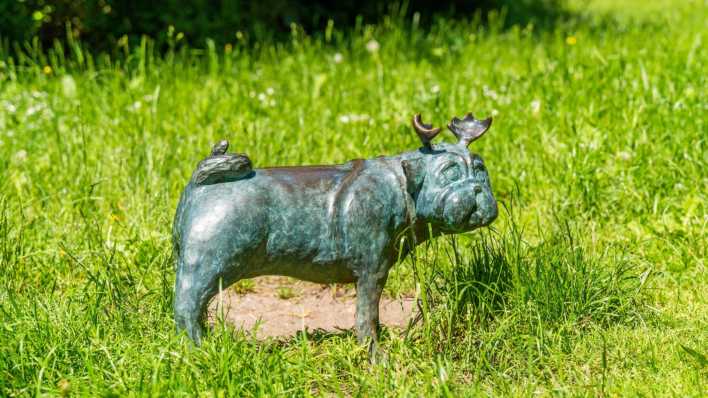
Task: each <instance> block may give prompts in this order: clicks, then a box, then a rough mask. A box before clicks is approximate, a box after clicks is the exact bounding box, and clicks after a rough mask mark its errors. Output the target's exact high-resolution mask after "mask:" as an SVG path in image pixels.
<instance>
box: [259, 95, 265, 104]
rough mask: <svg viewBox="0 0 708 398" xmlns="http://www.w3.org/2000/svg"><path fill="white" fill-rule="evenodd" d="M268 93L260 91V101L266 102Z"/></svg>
mask: <svg viewBox="0 0 708 398" xmlns="http://www.w3.org/2000/svg"><path fill="white" fill-rule="evenodd" d="M265 100H266V95H265V94H264V93H258V101H261V102H265Z"/></svg>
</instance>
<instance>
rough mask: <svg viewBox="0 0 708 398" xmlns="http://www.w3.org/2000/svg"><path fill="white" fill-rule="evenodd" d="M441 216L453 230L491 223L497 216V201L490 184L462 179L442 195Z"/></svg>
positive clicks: (446, 225) (465, 229)
mask: <svg viewBox="0 0 708 398" xmlns="http://www.w3.org/2000/svg"><path fill="white" fill-rule="evenodd" d="M441 205H442V206H441V213H442V214H440V216H441V217H442V219H443V223H444V224H445V227H447V228H448V229H450V230H453V231H470V230H473V229H476V228H479V227H483V226H485V225H488V224H490V223H491V222H492V221H494V220H495V219H496V218H497V213H498V210H497V201H496V200H495V199H494V196H493V195H492V191H491V188H490V187H489V185H485V184H480V183H479V182H476V181H475V182H472V181H470V180H466V181H462V182H460V183H458V184H455V185H453V186H451V187H450V188H449V189H448V190H447V191H446V192H445V193H443V195H442V201H441Z"/></svg>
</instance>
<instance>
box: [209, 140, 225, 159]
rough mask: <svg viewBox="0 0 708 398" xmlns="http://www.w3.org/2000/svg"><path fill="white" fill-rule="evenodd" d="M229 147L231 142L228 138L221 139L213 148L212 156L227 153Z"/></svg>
mask: <svg viewBox="0 0 708 398" xmlns="http://www.w3.org/2000/svg"><path fill="white" fill-rule="evenodd" d="M228 149H229V142H228V141H226V140H221V141H219V142H217V143H216V145H214V147H213V148H211V156H219V155H224V154H226V151H227V150H228Z"/></svg>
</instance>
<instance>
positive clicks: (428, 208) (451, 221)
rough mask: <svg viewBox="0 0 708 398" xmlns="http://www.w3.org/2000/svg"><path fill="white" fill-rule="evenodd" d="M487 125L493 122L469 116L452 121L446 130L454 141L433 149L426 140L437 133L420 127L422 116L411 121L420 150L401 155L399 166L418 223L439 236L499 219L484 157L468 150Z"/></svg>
mask: <svg viewBox="0 0 708 398" xmlns="http://www.w3.org/2000/svg"><path fill="white" fill-rule="evenodd" d="M491 124H492V119H491V118H488V119H485V120H477V119H475V118H474V117H473V116H472V114H471V113H470V114H467V116H465V118H464V119H458V118H456V117H455V118H453V119H452V121H451V122H450V124H449V125H448V128H449V129H450V131H452V133H453V134H455V136H456V137H457V139H458V142H457V143H455V144H448V143H441V144H435V145H432V144H431V143H430V141H431V140H432V139H433V137H435V136H436V135H437V134H438V133H439V132H440V129H439V128H433V127H432V126H431V125H427V124H423V122H422V121H421V119H420V115H416V116H415V117H414V118H413V127H414V128H415V130H416V132H417V133H418V136H419V137H420V139H421V141H422V142H423V147H422V148H420V150H419V151H418V152H415V153H411V154H409V156H403V158H402V160H401V165H402V166H403V170H404V172H405V174H406V179H407V185H408V191H409V192H410V193H411V194H412V195H413V198H414V200H415V207H416V217H417V218H418V219H421V220H423V221H425V222H428V223H430V224H432V225H433V227H435V228H437V229H439V230H440V231H441V232H444V233H452V232H464V231H471V230H473V229H476V228H479V227H482V226H485V225H488V224H490V223H491V222H492V221H494V219H496V218H497V202H496V200H495V199H494V195H492V187H491V184H490V182H489V174H488V173H487V169H486V168H485V167H484V162H483V161H482V158H481V157H479V155H476V154H474V153H472V152H470V150H469V149H468V148H467V147H468V145H469V144H470V143H471V142H472V141H474V140H476V139H477V138H479V137H481V136H482V134H484V132H485V131H487V129H489V126H490V125H491Z"/></svg>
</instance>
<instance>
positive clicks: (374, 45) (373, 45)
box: [366, 39, 381, 53]
mask: <svg viewBox="0 0 708 398" xmlns="http://www.w3.org/2000/svg"><path fill="white" fill-rule="evenodd" d="M379 48H381V45H379V42H377V41H376V40H375V39H371V40H369V42H368V43H366V51H368V52H370V53H375V52H377V51H379Z"/></svg>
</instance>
